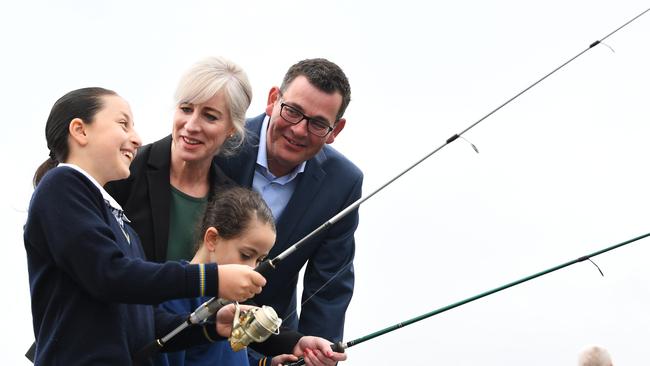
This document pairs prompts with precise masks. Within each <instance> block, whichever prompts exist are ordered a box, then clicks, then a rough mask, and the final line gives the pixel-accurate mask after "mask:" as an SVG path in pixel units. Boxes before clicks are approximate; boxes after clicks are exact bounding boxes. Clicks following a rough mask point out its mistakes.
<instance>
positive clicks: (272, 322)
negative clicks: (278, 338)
mask: <svg viewBox="0 0 650 366" xmlns="http://www.w3.org/2000/svg"><path fill="white" fill-rule="evenodd" d="M280 324H282V319H280V318H279V317H278V314H277V313H276V312H275V310H273V308H272V307H270V306H266V305H263V306H262V307H261V308H259V307H253V308H251V309H249V310H242V309H240V308H239V304H238V303H236V302H235V318H234V319H233V322H232V332H231V333H230V338H228V341H230V348H232V349H233V351H235V352H237V351H240V350H242V349H244V348H246V346H248V345H249V344H250V343H251V342H256V343H260V342H264V341H265V340H267V339H268V338H269V337H270V336H271V334H279V333H280V331H279V329H280Z"/></svg>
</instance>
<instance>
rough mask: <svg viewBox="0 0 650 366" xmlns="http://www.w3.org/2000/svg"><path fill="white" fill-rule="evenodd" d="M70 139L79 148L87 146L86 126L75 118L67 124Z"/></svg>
mask: <svg viewBox="0 0 650 366" xmlns="http://www.w3.org/2000/svg"><path fill="white" fill-rule="evenodd" d="M68 132H69V133H70V138H72V140H73V141H75V142H76V143H77V144H79V145H80V146H86V145H88V136H86V124H85V123H84V121H82V120H81V118H75V119H73V120H72V121H70V124H68Z"/></svg>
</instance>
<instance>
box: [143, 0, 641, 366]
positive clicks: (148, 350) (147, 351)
mask: <svg viewBox="0 0 650 366" xmlns="http://www.w3.org/2000/svg"><path fill="white" fill-rule="evenodd" d="M648 11H650V9H646V10H645V11H643V12H641V13H640V14H638V15H637V16H635V17H634V18H632V19H631V20H629V21H627V22H626V23H625V24H623V25H621V26H620V27H618V28H616V29H615V30H614V31H612V32H610V33H609V34H607V35H606V36H605V37H603V38H601V39H599V40H597V41H594V42H592V43H591V44H590V45H589V46H588V47H587V48H585V49H584V50H582V51H581V52H579V53H578V54H576V55H575V56H573V57H571V58H570V59H568V60H567V61H565V62H563V63H562V64H560V65H559V66H557V67H556V68H554V69H553V70H552V71H550V72H549V73H547V74H545V75H544V76H542V77H541V78H539V79H538V80H536V81H535V82H533V83H532V84H530V85H529V86H527V87H526V88H524V89H523V90H521V91H520V92H518V93H516V94H515V95H514V96H513V97H511V98H509V99H508V100H506V101H505V102H503V103H502V104H501V105H499V106H498V107H496V108H494V109H493V110H491V111H490V112H489V113H487V114H485V115H484V116H483V117H481V118H479V119H478V120H477V121H475V122H473V123H472V124H470V125H469V126H468V127H467V128H465V129H464V130H462V131H461V132H459V133H456V134H454V135H452V136H451V137H449V138H448V139H447V140H445V142H444V143H443V144H441V145H440V146H438V147H437V148H435V149H434V150H433V151H431V152H429V153H428V154H426V155H425V156H423V157H422V158H420V159H418V160H417V161H415V162H414V163H413V164H411V165H410V166H408V167H407V168H406V169H404V170H403V171H401V172H400V173H398V174H397V175H395V176H394V177H393V178H391V179H389V180H388V181H387V182H386V183H384V184H382V185H381V186H380V187H379V188H377V189H375V190H374V191H372V192H371V193H370V194H367V195H365V196H363V197H361V198H359V199H358V200H357V201H355V202H353V203H352V204H350V205H349V206H348V207H346V208H345V209H343V210H342V211H340V212H339V213H338V214H336V215H334V216H333V217H332V218H330V219H329V220H327V221H326V222H324V223H323V224H321V225H320V226H319V227H317V228H316V229H314V230H313V231H311V232H310V233H309V234H307V235H306V236H305V237H303V238H302V239H300V240H299V241H297V242H296V243H294V244H293V245H291V246H290V247H288V248H287V249H286V250H284V251H283V252H282V253H280V254H279V255H278V256H276V257H275V258H272V259H268V260H266V261H264V262H262V263H261V264H260V265H258V266H257V268H255V270H256V271H257V272H259V273H260V274H262V275H263V276H265V277H267V276H268V275H269V274H270V273H272V272H273V271H274V270H275V269H276V268H277V266H278V265H279V264H280V263H281V262H282V261H283V260H284V259H285V258H287V257H288V256H290V255H291V254H293V253H294V252H296V251H298V250H299V249H300V248H302V247H303V246H304V245H305V244H306V243H308V242H309V241H310V240H311V239H313V238H314V237H316V236H317V235H319V234H320V233H322V232H324V231H325V230H327V229H329V228H330V227H331V226H332V225H334V224H336V223H337V222H338V221H340V220H341V219H342V218H344V217H345V216H347V215H348V214H350V213H351V212H353V211H355V210H357V209H358V208H359V206H361V204H363V203H364V202H366V201H367V200H369V199H370V198H371V197H373V196H375V195H376V194H377V193H379V192H381V191H382V190H383V189H384V188H386V187H388V186H389V185H391V184H392V183H393V182H395V181H396V180H397V179H399V178H401V177H402V176H403V175H405V174H406V173H408V172H409V171H411V170H412V169H413V168H415V167H416V166H418V165H420V163H422V162H424V161H425V160H427V159H428V158H429V157H431V156H432V155H434V154H435V153H437V152H438V151H440V150H442V149H443V148H444V147H446V146H447V145H449V144H451V143H452V142H454V141H456V140H457V139H458V138H459V137H461V136H463V135H464V134H465V133H467V132H468V131H470V130H471V129H473V128H474V127H476V126H477V125H478V124H479V123H481V122H483V121H484V120H486V119H487V118H488V117H490V116H492V115H493V114H494V113H496V112H497V111H499V110H500V109H502V108H503V107H505V106H506V105H508V104H510V103H511V102H513V101H514V100H516V99H517V98H519V97H520V96H521V95H523V94H524V93H526V92H527V91H529V90H530V89H532V88H533V87H535V86H536V85H538V84H539V83H541V82H542V81H544V80H545V79H547V78H548V77H550V76H551V75H553V74H555V73H556V72H557V71H559V70H561V69H562V68H564V67H565V66H567V65H568V64H570V63H571V62H573V61H574V60H576V59H577V58H579V57H580V56H582V55H583V54H585V53H586V52H587V51H589V50H591V49H592V48H594V47H595V46H597V45H599V44H601V43H602V42H603V41H605V40H606V39H607V38H609V37H610V36H612V35H613V34H615V33H616V32H618V31H619V30H621V29H623V28H624V27H625V26H627V25H628V24H630V23H632V22H633V21H635V20H636V19H638V18H639V17H641V16H642V15H644V14H645V13H647V12H648ZM472 147H474V146H473V145H472ZM474 149H475V150H476V148H475V147H474ZM348 265H349V264H348ZM338 273H340V271H339V272H337V274H338ZM335 276H336V275H335ZM330 281H331V279H330ZM326 284H327V283H326ZM323 287H324V286H323ZM321 288H322V287H321ZM312 296H313V295H312ZM231 302H232V301H230V300H227V299H219V298H212V299H210V300H208V301H207V302H205V303H204V304H202V305H201V306H199V307H198V308H197V309H196V310H195V311H194V312H193V313H192V314H190V315H189V316H188V318H187V319H186V321H185V322H183V323H182V324H180V325H179V326H178V327H177V328H176V329H174V330H173V331H171V332H170V333H168V334H167V335H165V336H164V337H162V338H159V339H156V340H155V341H153V342H152V343H151V344H149V345H148V346H147V347H145V348H143V349H142V350H141V351H140V352H139V353H138V356H137V357H136V358H148V357H150V356H151V355H153V354H154V353H155V352H157V351H159V350H160V349H161V348H162V347H163V346H164V345H165V344H166V343H167V342H168V341H169V340H170V339H171V338H172V337H174V336H175V335H176V334H178V333H180V332H181V331H182V330H183V329H185V328H186V327H188V326H191V325H194V324H200V323H203V322H205V321H206V320H207V319H208V318H210V317H211V316H212V315H214V314H215V313H216V312H217V311H218V310H219V309H220V308H221V307H223V306H225V305H227V304H229V303H231Z"/></svg>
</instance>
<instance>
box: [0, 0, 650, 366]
mask: <svg viewBox="0 0 650 366" xmlns="http://www.w3.org/2000/svg"><path fill="white" fill-rule="evenodd" d="M648 7H650V3H648V2H647V1H631V0H630V1H617V2H614V1H586V0H584V1H583V0H573V1H559V0H549V1H544V2H541V1H540V2H521V1H505V0H489V1H475V0H473V1H472V0H458V1H453V2H435V3H433V2H424V1H415V0H405V1H400V2H395V1H390V2H388V1H377V2H371V3H368V2H353V1H338V0H334V1H327V2H309V1H275V2H268V1H260V0H255V1H232V2H224V1H188V2H171V1H158V2H153V1H152V2H129V1H113V2H103V3H99V2H87V1H58V2H55V3H54V2H47V1H25V2H5V3H3V4H2V5H0V40H1V44H2V46H3V52H2V54H3V56H2V67H1V68H0V80H2V84H3V85H2V88H0V93H1V100H2V101H3V105H4V106H5V108H4V110H5V112H6V113H5V114H4V121H5V126H6V127H7V128H6V129H5V138H4V140H3V143H2V144H1V149H2V154H3V156H4V157H5V164H4V166H5V176H4V179H3V180H2V183H1V184H2V187H1V188H2V189H0V194H2V198H1V200H0V202H1V205H2V207H1V208H0V210H1V212H2V215H3V220H2V224H1V225H2V232H3V233H4V240H3V242H4V248H5V249H4V253H5V255H6V256H5V258H4V259H5V260H4V266H3V268H4V269H3V272H2V276H0V281H2V288H3V289H4V293H5V295H4V301H3V302H4V305H3V311H2V312H1V313H2V315H1V317H2V318H1V319H0V320H1V321H2V325H3V326H4V327H3V332H2V334H1V335H0V337H1V338H2V339H1V340H2V341H1V342H0V360H1V361H2V363H3V364H12V365H27V364H28V363H27V361H26V360H25V359H24V358H23V356H22V355H23V353H24V351H25V350H26V349H27V347H28V346H29V344H30V343H31V341H32V339H33V334H32V325H31V312H30V301H29V285H28V278H27V266H26V260H25V252H24V249H23V248H24V247H23V244H22V233H21V231H22V225H23V223H24V222H25V219H26V210H27V205H28V201H29V197H30V195H31V192H32V187H31V178H32V175H33V172H34V170H35V169H36V167H37V166H38V165H39V164H40V163H41V162H42V161H43V160H44V159H45V158H46V157H47V153H48V152H47V149H46V145H45V137H44V126H45V120H46V118H47V115H48V113H49V110H50V108H51V106H52V104H53V103H54V101H55V100H56V99H58V98H59V97H60V96H61V95H63V94H64V93H66V92H68V91H70V90H72V89H76V88H80V87H85V86H95V85H97V86H103V87H107V88H111V89H114V90H116V91H117V92H118V93H120V94H121V95H122V96H124V97H125V98H126V99H127V100H128V101H129V102H130V104H131V107H132V109H133V112H134V117H135V121H136V128H137V129H138V131H139V132H140V134H141V136H142V138H143V141H144V142H152V141H155V140H156V139H158V138H161V137H163V136H165V135H166V134H168V133H169V132H170V131H171V116H172V112H173V108H174V105H173V98H172V96H173V92H174V89H175V86H176V82H177V81H178V79H179V77H180V75H181V74H182V72H183V71H184V70H185V69H186V68H188V67H189V66H190V65H191V64H192V63H194V62H196V61H198V60H199V59H201V58H203V57H206V56H211V55H223V56H226V57H228V58H230V59H232V60H233V61H235V62H237V63H239V64H240V65H241V66H242V67H244V69H245V70H246V71H247V73H248V75H249V78H250V80H251V83H252V85H253V87H254V99H253V104H252V106H251V108H250V110H249V113H248V115H249V116H255V115H257V114H259V113H262V112H263V107H264V105H265V102H266V96H267V92H268V90H269V88H270V87H271V86H273V85H279V83H280V82H281V78H282V76H283V75H284V72H285V71H286V69H287V68H288V67H289V66H290V65H291V64H293V63H295V62H296V61H298V60H301V59H304V58H311V57H325V58H328V59H330V60H332V61H334V62H336V63H338V64H339V65H340V66H341V67H342V68H343V69H344V70H345V71H346V73H347V74H348V76H349V79H350V82H351V85H352V103H351V104H350V107H349V109H348V112H347V114H346V117H347V119H348V123H347V125H346V127H345V129H344V130H343V132H342V133H341V134H340V135H339V138H337V140H336V142H335V143H334V146H335V147H336V148H337V149H339V150H340V151H342V152H343V153H344V154H346V155H347V156H348V157H350V158H351V159H352V160H353V161H354V162H355V163H357V165H359V166H360V167H361V168H362V170H363V171H364V173H365V184H364V191H365V193H370V192H371V191H373V190H375V189H376V188H378V187H379V186H380V185H382V184H383V183H384V182H386V181H387V180H388V179H390V178H392V177H393V176H395V175H396V174H397V173H399V172H401V171H402V170H403V169H405V168H406V167H407V166H409V165H411V164H412V163H414V162H415V161H416V160H418V159H420V158H421V157H423V156H424V155H426V154H427V153H429V152H431V151H432V150H434V149H435V148H437V147H438V146H440V145H441V144H442V143H444V141H445V140H446V139H447V138H449V137H450V136H452V135H453V134H455V133H458V132H461V131H462V130H464V129H465V128H466V127H468V126H469V125H470V124H471V123H473V122H475V121H476V120H478V119H479V118H480V117H482V116H483V115H485V114H486V113H488V112H489V111H491V110H492V109H494V108H496V107H497V106H498V105H500V104H501V103H503V102H505V101H506V100H507V99H508V98H510V97H512V96H513V95H515V94H516V93H517V92H519V91H520V90H522V89H524V88H525V87H527V86H528V85H529V84H531V83H532V82H534V81H535V80H537V79H538V78H540V77H541V76H543V75H544V74H546V73H547V72H550V71H551V70H552V69H554V68H555V67H557V66H559V65H560V64H561V63H563V62H565V61H566V60H568V59H569V58H571V57H573V56H574V55H576V54H577V53H578V52H580V51H582V50H584V49H585V48H587V46H589V44H591V43H592V42H593V41H595V40H598V39H600V38H602V37H604V36H605V35H607V34H608V33H610V32H611V31H613V30H614V29H616V28H617V27H619V26H620V25H622V24H623V23H625V22H626V21H628V20H629V19H631V18H632V17H633V16H635V15H637V14H639V13H640V12H642V11H644V10H645V9H647V8H648ZM648 35H650V14H646V15H645V16H643V17H641V18H640V19H638V20H637V21H636V22H634V23H632V24H631V25H630V26H628V27H626V28H624V29H623V30H621V31H620V32H619V33H617V34H615V35H614V36H612V37H611V38H609V39H608V40H607V41H606V42H605V43H606V44H607V45H608V46H610V47H611V48H612V49H613V50H614V52H612V50H610V49H609V48H607V47H605V46H603V45H600V46H597V47H595V48H593V49H592V50H590V51H589V52H587V53H586V54H585V55H583V56H582V57H580V58H579V59H577V60H576V61H575V62H573V63H571V64H570V65H569V66H567V67H566V68H564V69H563V70H561V71H560V72H558V73H557V74H555V75H553V76H552V77H550V78H549V79H548V80H546V81H544V82H543V83H541V84H540V85H538V86H537V87H535V88H533V89H532V90H530V92H528V93H526V94H525V95H524V96H522V97H521V98H519V99H518V100H516V101H515V102H513V103H512V104H510V105H509V106H507V107H505V108H504V109H503V110H501V111H499V112H497V113H496V114H494V115H493V116H491V117H490V118H488V119H487V120H485V121H484V122H482V123H481V124H480V125H478V126H477V127H475V128H474V129H473V130H471V131H470V132H469V133H467V134H466V135H464V137H465V138H466V139H467V140H468V141H469V142H471V143H473V144H474V145H476V147H477V148H478V149H479V151H480V153H479V154H476V153H475V152H474V151H473V149H472V148H471V146H470V144H469V143H468V142H467V141H464V140H462V139H458V140H457V141H455V142H454V143H452V144H451V145H449V146H447V147H446V148H444V149H443V150H441V151H440V152H439V153H437V154H435V155H434V156H432V157H431V158H429V159H428V160H427V161H425V162H424V163H422V164H421V165H420V166H418V167H417V168H415V169H414V170H412V171H411V172H409V173H408V174H407V175H405V176H404V177H403V178H401V179H400V180H398V181H396V182H395V183H394V184H392V185H391V186H389V187H388V188H386V189H385V190H384V191H382V192H381V193H379V194H378V195H376V196H375V197H373V198H371V199H370V200H368V201H367V202H366V203H364V205H363V206H362V207H361V223H360V226H359V229H358V231H357V259H356V261H355V271H356V274H357V280H356V288H355V295H354V297H353V299H352V303H351V305H350V308H349V310H348V314H347V322H346V334H345V339H346V340H351V339H356V338H359V337H361V336H364V335H366V334H369V333H371V332H374V331H377V330H379V329H382V328H385V327H387V326H390V325H393V324H395V323H398V322H400V321H403V320H406V319H409V318H412V317H415V316H417V315H420V314H422V313H425V312H428V311H431V310H434V309H437V308H440V307H443V306H445V305H448V304H451V303H453V302H456V301H458V300H461V299H464V298H467V297H470V296H473V295H475V294H478V293H480V292H483V291H485V290H488V289H491V288H494V287H497V286H500V285H502V284H505V283H507V282H510V281H513V280H516V279H519V278H522V277H524V276H527V275H530V274H533V273H536V272H538V271H541V270H543V269H546V268H550V267H553V266H555V265H558V264H561V263H564V262H567V261H569V260H572V259H574V258H577V257H580V256H582V255H585V254H588V253H592V252H595V251H597V250H599V249H602V248H605V247H607V246H610V245H613V244H616V243H619V242H622V241H625V240H627V239H630V238H633V237H636V236H639V235H642V234H645V233H647V232H650V225H649V224H648V223H649V220H648V218H649V216H650V212H648V211H649V209H648V207H650V205H649V204H650V194H649V192H648V189H647V187H648V186H649V185H650V173H649V171H648V162H649V160H650V159H649V158H650V144H648V136H649V134H650V109H649V108H648V105H649V103H648V99H649V98H650V73H649V72H648V65H650V47H648V44H649V39H648ZM649 255H650V239H645V240H642V241H639V242H637V243H635V244H631V245H629V246H626V247H623V248H621V249H618V250H615V251H613V252H610V253H607V254H604V255H601V256H598V257H595V258H594V261H595V262H596V263H597V264H598V265H599V266H600V268H601V269H602V270H603V272H604V274H605V276H604V277H601V276H600V274H599V273H598V270H597V269H596V268H595V267H594V266H593V265H592V264H590V263H588V262H587V263H580V264H577V265H574V266H571V267H569V268H567V269H563V270H561V271H558V272H555V273H554V274H551V275H547V276H545V277H542V278H540V279H537V280H533V281H531V282H528V283H526V284H523V285H520V286H518V287H515V288H513V289H509V290H506V291H504V292H501V293H499V294H497V295H493V296H490V297H488V298H485V299H481V300H478V301H477V302H474V303H472V304H469V305H465V306H462V307H460V308H457V309H454V310H451V311H449V312H446V313H443V314H440V315H438V316H435V317H432V318H430V319H427V320H424V321H422V322H419V323H417V324H414V325H411V326H409V327H406V328H404V329H401V330H398V331H395V332H393V333H391V334H390V335H386V336H383V337H380V338H377V339H375V340H371V341H368V342H366V343H363V344H361V345H358V346H355V347H353V348H350V349H349V350H348V359H349V360H348V361H347V362H346V364H347V365H370V364H373V365H392V364H410V365H427V364H434V363H435V364H439V365H476V364H481V365H524V364H525V365H571V364H575V363H576V360H577V354H578V351H579V350H580V349H581V348H583V346H585V345H587V344H600V345H602V346H604V347H606V348H608V349H609V350H610V352H611V354H612V357H613V359H614V362H615V363H616V364H620V365H645V364H647V363H648V362H647V360H648V359H649V358H650V349H649V348H648V347H647V342H648V339H650V317H649V315H648V309H649V308H650V287H649V286H648V284H649V280H648V279H649V278H650V266H649V262H648V258H649ZM98 337H101V335H98Z"/></svg>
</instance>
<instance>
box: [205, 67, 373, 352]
mask: <svg viewBox="0 0 650 366" xmlns="http://www.w3.org/2000/svg"><path fill="white" fill-rule="evenodd" d="M349 102H350V85H349V82H348V79H347V77H346V76H345V74H344V73H343V71H342V70H341V68H339V67H338V66H337V65H336V64H334V63H332V62H330V61H328V60H325V59H309V60H303V61H300V62H298V63H297V64H295V65H293V66H292V67H291V68H290V69H289V70H288V72H287V74H286V75H285V77H284V80H283V82H282V84H281V86H280V87H277V86H274V87H272V88H271V90H270V91H269V94H268V101H267V106H266V111H265V112H266V113H265V114H262V115H260V116H258V117H255V118H252V119H249V120H248V121H247V123H246V128H247V136H248V137H247V141H245V143H244V146H243V147H242V151H241V152H240V153H239V154H236V155H235V156H233V157H229V158H223V157H220V158H218V161H217V163H218V165H219V166H220V167H222V168H223V170H224V172H225V173H226V175H228V176H229V177H230V178H232V179H233V180H235V181H236V182H238V183H239V184H241V185H244V186H248V187H253V188H254V189H255V190H257V191H258V192H260V193H261V194H262V196H263V197H264V199H265V200H266V202H267V203H268V204H269V206H270V207H271V209H272V211H273V215H274V217H275V220H276V226H277V239H276V243H275V245H274V246H273V249H272V251H271V253H270V254H269V257H270V258H273V257H275V256H277V255H278V254H280V253H281V252H283V251H284V250H285V249H287V248H288V247H289V246H291V245H293V244H295V243H296V242H298V241H299V240H300V239H302V238H303V237H305V236H306V235H307V234H309V233H311V232H312V231H313V230H314V229H316V228H317V227H319V226H321V225H322V224H323V223H325V222H326V221H328V220H329V219H331V218H332V217H334V216H335V215H336V214H337V213H339V212H340V211H342V210H343V209H345V208H346V207H347V206H349V205H350V204H351V203H353V202H355V201H357V200H358V199H359V198H360V197H361V185H362V182H363V174H362V173H361V171H360V170H359V168H357V167H356V166H355V165H354V164H353V163H352V162H350V161H349V160H348V159H347V158H345V157H344V156H343V155H342V154H340V153H339V152H337V151H336V150H335V149H334V148H332V147H331V146H329V145H330V144H331V143H333V142H334V140H335V139H336V137H337V136H338V134H339V133H341V131H342V130H343V128H344V127H345V123H346V120H345V118H343V113H344V112H345V109H346V108H347V106H348V103H349ZM358 222H359V216H358V210H353V211H352V212H350V213H349V214H348V215H347V216H345V217H344V218H342V219H341V220H339V221H338V222H336V223H335V224H334V225H332V226H330V227H329V228H327V229H326V230H324V231H322V232H321V233H320V234H319V235H317V236H316V237H314V238H312V239H310V240H309V241H308V242H306V243H305V244H304V246H302V247H301V248H300V250H298V251H296V252H294V253H293V254H291V255H290V256H288V257H287V258H286V259H284V260H283V261H282V262H281V263H280V264H279V265H278V266H277V268H276V269H275V270H274V271H273V273H272V274H271V275H270V276H268V277H267V284H266V286H265V287H264V290H263V292H262V293H261V294H260V295H258V296H257V297H256V298H255V302H257V303H258V304H266V305H270V306H273V308H274V309H275V310H276V311H277V312H278V314H279V316H280V317H282V318H283V320H284V323H283V324H284V325H285V326H289V327H291V328H293V329H297V330H298V331H299V332H302V333H303V334H311V335H315V336H320V337H323V338H326V339H329V340H330V341H334V342H335V341H340V340H342V338H343V326H344V321H345V311H346V309H347V307H348V304H349V303H350V299H351V298H352V291H353V288H354V270H353V266H352V260H353V258H354V246H355V244H354V231H355V230H356V228H357V225H358ZM305 263H306V264H307V266H306V268H305V275H304V279H303V285H304V286H303V294H302V301H301V303H302V302H304V304H302V306H301V312H300V317H299V319H298V316H297V314H296V313H295V309H296V306H297V294H296V285H297V281H298V275H299V271H300V269H301V268H302V267H303V265H305Z"/></svg>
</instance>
